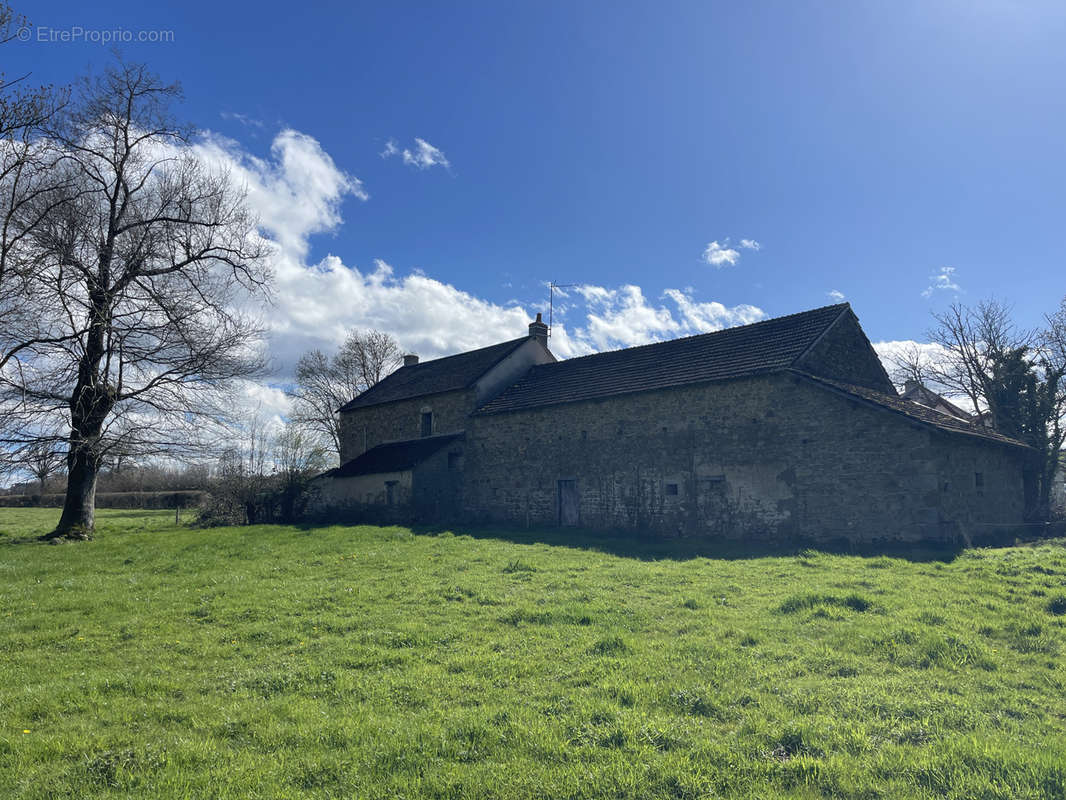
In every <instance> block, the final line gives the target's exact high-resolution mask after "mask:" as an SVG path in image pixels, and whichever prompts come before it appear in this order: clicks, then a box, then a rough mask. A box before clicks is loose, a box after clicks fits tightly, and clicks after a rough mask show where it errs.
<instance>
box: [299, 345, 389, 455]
mask: <svg viewBox="0 0 1066 800" xmlns="http://www.w3.org/2000/svg"><path fill="white" fill-rule="evenodd" d="M402 363H403V352H402V351H401V349H400V346H399V344H397V343H396V340H395V339H393V338H392V337H391V336H390V335H389V334H387V333H383V332H382V331H358V330H355V331H352V332H351V333H349V334H348V337H347V338H346V339H345V340H344V344H342V345H341V348H340V350H339V351H338V352H337V353H336V355H334V356H332V357H330V356H327V355H325V354H324V353H322V352H321V351H320V350H312V351H311V352H310V353H306V354H304V355H303V356H302V357H301V358H300V360H299V361H298V362H297V363H296V383H295V386H294V388H293V390H292V392H291V396H292V397H293V398H294V400H295V403H294V404H293V415H292V420H293V422H294V423H296V424H297V425H300V426H302V427H303V428H304V429H306V430H308V431H310V432H312V433H313V434H315V435H316V436H319V437H321V438H322V440H323V441H326V442H329V443H330V445H331V447H332V450H333V452H334V454H335V455H339V454H340V421H339V419H338V417H337V410H338V409H339V408H340V407H341V406H343V405H344V404H345V403H347V402H348V401H349V400H351V399H352V398H353V397H355V396H356V395H358V394H360V393H362V392H365V391H366V390H367V389H369V388H370V387H371V386H374V385H375V384H377V383H378V382H380V381H381V380H382V378H385V377H386V376H387V375H388V374H389V373H390V372H392V371H393V370H394V369H396V368H397V367H398V366H400V364H402Z"/></svg>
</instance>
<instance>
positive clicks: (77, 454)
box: [45, 437, 100, 540]
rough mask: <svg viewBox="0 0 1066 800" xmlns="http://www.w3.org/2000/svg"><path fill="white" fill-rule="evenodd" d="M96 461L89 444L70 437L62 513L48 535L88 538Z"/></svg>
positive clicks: (93, 516) (92, 519) (93, 513)
mask: <svg viewBox="0 0 1066 800" xmlns="http://www.w3.org/2000/svg"><path fill="white" fill-rule="evenodd" d="M99 469H100V464H99V460H98V459H97V458H96V456H95V454H94V453H93V452H92V446H91V445H90V444H89V443H88V442H85V441H80V442H75V441H74V437H71V443H70V454H69V455H68V456H67V494H66V497H65V498H64V500H63V514H62V516H60V518H59V524H58V525H56V529H55V530H54V531H52V532H51V533H50V534H48V535H47V536H46V537H45V538H48V539H59V538H65V539H83V540H84V539H91V538H93V528H94V526H95V524H96V476H97V473H98V472H99Z"/></svg>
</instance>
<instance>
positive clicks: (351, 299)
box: [198, 130, 766, 417]
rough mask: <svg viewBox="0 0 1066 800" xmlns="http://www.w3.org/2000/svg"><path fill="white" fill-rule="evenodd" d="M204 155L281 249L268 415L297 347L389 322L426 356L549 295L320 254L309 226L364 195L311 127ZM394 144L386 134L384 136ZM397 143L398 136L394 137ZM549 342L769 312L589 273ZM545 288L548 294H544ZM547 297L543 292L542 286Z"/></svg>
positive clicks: (566, 294) (602, 342)
mask: <svg viewBox="0 0 1066 800" xmlns="http://www.w3.org/2000/svg"><path fill="white" fill-rule="evenodd" d="M198 147H199V148H200V152H201V155H202V156H203V157H204V158H205V159H208V160H212V161H214V162H216V163H217V164H218V165H219V166H220V167H223V168H226V169H229V170H230V171H231V172H232V173H233V174H234V175H235V177H237V178H238V179H239V180H241V181H242V182H243V183H244V184H245V185H246V187H247V189H248V202H249V204H250V206H251V207H252V209H253V210H254V211H255V212H257V213H258V215H259V217H260V219H261V224H262V227H263V229H264V232H265V234H266V235H267V236H268V237H269V239H270V241H271V242H272V243H273V245H272V247H273V250H274V271H275V279H274V289H275V291H274V301H273V306H272V307H271V308H270V309H268V312H267V314H266V317H267V319H268V324H269V327H270V332H269V342H268V348H269V352H270V354H271V357H272V359H273V362H274V366H275V375H274V378H273V383H274V384H276V385H274V386H270V385H267V386H262V387H258V388H250V389H249V390H248V398H247V401H246V402H247V403H249V404H253V405H255V406H257V407H261V408H262V409H263V411H264V413H266V414H267V415H268V416H270V417H282V416H284V415H285V414H286V413H287V411H288V405H287V399H286V398H285V396H284V392H283V391H281V389H279V388H278V385H282V384H285V383H286V382H287V381H289V380H290V379H291V374H292V368H293V366H294V365H295V363H296V361H297V359H298V358H299V357H300V356H301V355H303V354H304V353H306V352H308V351H309V350H312V349H315V348H318V349H321V350H323V351H325V352H332V351H334V350H335V349H336V347H337V346H338V345H339V344H340V343H341V342H342V341H343V339H344V337H345V335H346V334H347V333H348V331H350V330H351V329H352V328H353V327H358V328H362V329H376V330H382V331H386V332H388V333H390V334H391V335H392V336H394V337H395V338H396V340H397V341H398V342H399V343H400V344H401V346H402V347H403V348H404V349H405V350H406V351H408V352H416V353H418V354H419V355H420V356H421V357H422V358H423V359H429V358H435V357H438V356H443V355H450V354H452V353H457V352H461V351H463V350H470V349H474V348H477V347H484V346H487V345H490V344H495V343H496V342H500V341H506V340H508V339H514V338H517V337H519V336H524V335H525V334H526V332H527V327H526V326H527V325H528V324H529V321H530V319H531V318H532V317H533V316H535V312H536V311H537V310H543V311H546V310H547V309H544V308H543V307H540V306H539V305H538V306H530V305H529V304H528V303H526V305H523V304H522V303H521V302H518V301H515V300H512V301H509V302H507V303H496V302H492V301H489V300H486V299H483V298H481V297H478V296H477V295H475V294H473V293H471V292H468V291H465V290H463V289H460V288H458V287H456V286H453V285H451V284H449V283H447V282H444V281H441V280H439V279H437V278H434V277H432V276H430V275H427V274H426V273H424V272H421V271H419V270H410V269H409V270H406V271H403V270H398V269H394V268H393V267H392V266H391V265H390V264H388V263H387V262H386V261H384V260H380V259H379V260H375V261H373V262H372V263H371V264H370V265H369V266H368V267H360V266H356V265H353V264H350V263H345V261H344V260H343V259H342V258H340V257H339V256H337V255H328V256H326V257H325V258H323V259H321V260H320V261H318V262H317V263H310V262H309V259H308V254H309V252H310V247H309V238H310V237H311V236H313V235H315V234H318V233H328V232H330V231H333V230H335V229H336V228H337V227H338V226H339V225H340V224H341V222H342V216H341V206H342V203H343V202H344V200H345V199H346V198H348V197H356V198H359V199H365V198H366V192H365V191H364V190H363V188H362V184H361V183H360V182H359V180H358V179H357V178H355V177H354V176H352V175H350V174H348V173H346V172H345V171H344V170H343V169H341V168H340V167H339V166H338V165H337V164H336V163H335V162H334V161H333V159H332V158H330V156H329V154H328V153H326V152H325V151H324V150H323V149H322V147H321V146H320V145H319V143H318V142H317V141H315V140H314V139H313V138H311V137H309V136H307V135H305V134H301V133H298V132H296V131H291V130H289V131H283V132H282V133H280V134H278V137H277V138H276V139H275V141H274V145H273V147H272V148H271V152H270V155H269V157H268V158H265V159H257V158H254V157H252V156H249V155H248V154H246V153H245V152H243V151H242V150H241V148H240V147H239V146H238V145H237V144H236V143H235V142H233V141H231V140H227V139H224V138H222V137H219V136H217V135H212V136H208V137H207V138H206V139H205V140H204V141H203V142H201V143H200V144H199V145H198ZM386 147H388V145H386ZM396 147H397V149H398V146H396ZM556 297H557V300H558V299H561V300H563V301H564V302H557V303H556V306H555V319H554V324H553V329H552V339H551V348H552V351H553V352H554V353H555V354H556V355H557V356H559V357H562V358H566V357H571V356H575V355H584V354H587V353H591V352H596V351H599V350H607V349H614V348H618V347H628V346H632V345H638V344H646V343H648V342H652V341H657V340H661V339H668V338H672V337H675V336H684V335H689V334H693V333H701V332H705V331H712V330H718V329H720V328H724V327H728V326H731V325H738V324H745V323H748V322H754V321H757V320H759V319H762V318H764V317H765V316H766V315H765V314H764V313H763V311H762V310H761V309H759V308H756V307H755V306H751V305H744V304H741V305H736V306H731V307H730V306H726V305H723V304H722V303H718V302H713V301H712V302H708V301H702V300H699V299H697V298H696V297H695V293H694V292H693V290H692V289H688V288H686V289H668V290H667V291H666V292H665V293H663V295H662V296H661V297H659V298H658V299H649V298H648V297H646V296H645V294H644V291H643V289H641V287H639V286H635V285H624V286H613V287H611V286H594V285H582V286H579V287H573V288H571V289H567V290H560V291H557V295H556ZM545 299H546V298H545ZM538 300H539V298H538Z"/></svg>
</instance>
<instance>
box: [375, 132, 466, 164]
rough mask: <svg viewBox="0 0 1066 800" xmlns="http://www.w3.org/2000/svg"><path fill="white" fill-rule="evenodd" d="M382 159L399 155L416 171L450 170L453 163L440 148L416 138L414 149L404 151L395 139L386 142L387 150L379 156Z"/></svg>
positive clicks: (407, 148) (406, 148)
mask: <svg viewBox="0 0 1066 800" xmlns="http://www.w3.org/2000/svg"><path fill="white" fill-rule="evenodd" d="M379 155H380V156H381V157H382V158H389V157H390V156H395V155H398V156H400V158H401V159H403V163H404V164H407V165H408V166H410V167H414V168H415V169H429V168H430V167H438V166H439V167H444V168H445V169H449V168H450V167H451V163H450V162H449V161H448V157H447V156H445V155H444V152H443V151H442V150H441V149H440V148H439V147H434V146H433V145H431V144H430V143H429V142H427V141H426V140H425V139H419V138H418V137H417V136H416V137H415V146H414V149H411V148H409V147H405V148H403V149H402V150H401V149H400V145H399V144H398V143H397V142H396V140H395V139H389V140H388V141H387V142H385V149H384V150H382V151H381V153H380V154H379Z"/></svg>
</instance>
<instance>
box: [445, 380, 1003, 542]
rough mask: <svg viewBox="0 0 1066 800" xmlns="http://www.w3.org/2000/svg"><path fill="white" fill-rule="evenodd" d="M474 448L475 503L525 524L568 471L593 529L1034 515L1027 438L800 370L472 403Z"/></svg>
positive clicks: (814, 531)
mask: <svg viewBox="0 0 1066 800" xmlns="http://www.w3.org/2000/svg"><path fill="white" fill-rule="evenodd" d="M465 458H466V479H465V496H464V507H465V510H466V512H467V513H468V514H469V515H470V516H472V517H473V518H475V519H496V520H506V521H509V522H512V523H519V524H538V525H551V524H557V523H558V521H559V516H558V515H559V510H558V492H559V488H558V485H559V484H558V482H559V481H560V480H575V481H576V482H577V488H578V492H579V494H580V520H579V524H581V525H583V526H588V527H633V528H649V529H654V530H660V531H664V532H669V533H684V534H695V535H712V536H738V537H748V538H750V537H763V536H765V537H782V536H797V535H798V536H803V537H809V538H812V539H816V540H817V539H821V540H828V539H835V538H839V537H847V538H849V539H851V540H854V541H877V540H917V539H924V538H935V537H938V536H947V535H954V534H953V533H952V532H955V533H957V532H958V528H959V526H961V525H972V524H974V523H976V522H986V521H987V522H997V523H998V522H1003V523H1014V522H1020V521H1021V517H1022V498H1021V488H1020V487H1021V477H1020V476H1021V467H1020V454H1019V453H1018V452H1017V451H1016V450H1014V449H1012V448H1006V447H1003V446H1000V445H994V444H988V443H986V442H985V441H983V440H970V439H968V438H967V437H966V436H960V435H951V434H940V433H938V432H935V431H933V430H932V429H930V428H927V427H923V426H919V425H918V424H916V423H912V422H910V421H909V420H907V418H905V417H903V416H901V415H899V414H895V413H893V412H891V411H887V410H884V409H881V408H875V407H871V406H869V405H868V404H866V403H863V402H861V401H858V400H854V399H849V398H848V397H847V396H844V395H841V394H839V393H836V392H833V391H831V390H828V389H826V388H825V387H823V386H822V385H818V384H814V383H812V382H810V381H807V380H804V379H802V378H799V377H796V376H790V375H771V376H763V377H758V378H751V379H745V380H734V381H726V382H721V383H715V384H709V385H704V386H691V387H682V388H677V389H667V390H659V391H654V392H646V393H641V394H635V395H627V396H623V397H615V398H608V399H602V400H594V401H585V402H580V403H571V404H562V405H558V406H552V407H547V408H539V409H533V410H529V411H521V412H512V413H504V414H496V415H487V416H474V417H473V418H472V419H471V420H470V423H469V424H468V427H467V440H466V456H465ZM976 472H981V473H982V479H981V480H982V482H983V490H982V492H981V493H978V491H977V489H976V487H975V486H973V485H972V484H973V481H974V473H976ZM966 475H969V478H970V482H971V485H970V486H969V488H967V486H966V484H965V480H964V477H965V476H966ZM943 480H948V481H949V482H952V484H953V485H952V487H949V489H948V490H947V491H945V490H943V488H942V483H943Z"/></svg>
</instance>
